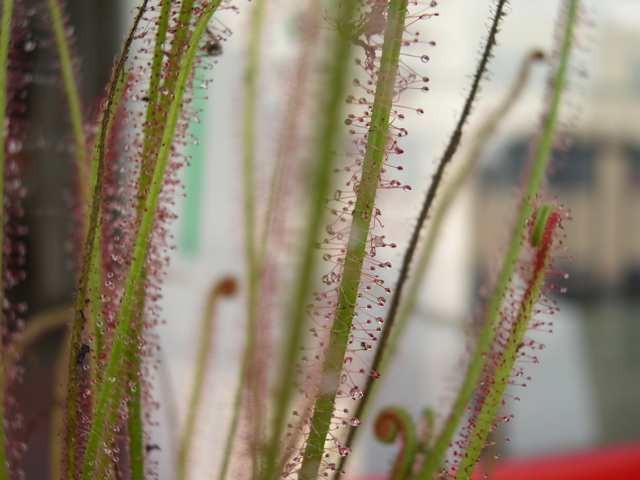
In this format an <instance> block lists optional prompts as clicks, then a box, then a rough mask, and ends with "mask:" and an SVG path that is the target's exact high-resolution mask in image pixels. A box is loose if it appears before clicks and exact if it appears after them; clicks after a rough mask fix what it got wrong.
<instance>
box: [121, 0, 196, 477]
mask: <svg viewBox="0 0 640 480" xmlns="http://www.w3.org/2000/svg"><path fill="white" fill-rule="evenodd" d="M185 3H186V4H187V5H186V8H189V7H190V5H189V2H185ZM184 8H185V5H184V4H183V10H184ZM183 14H184V12H182V11H181V15H183ZM189 14H190V11H189ZM170 16H171V1H170V0H162V3H161V6H160V15H159V18H158V28H157V30H156V35H155V41H154V48H153V60H152V63H151V76H150V78H149V88H148V91H147V111H146V114H145V123H144V143H143V150H142V166H141V169H140V178H139V181H138V194H139V197H138V199H139V200H138V220H139V217H140V215H141V214H142V209H143V208H144V205H145V202H144V200H145V195H146V194H147V190H148V188H149V182H150V181H151V175H150V172H151V171H152V170H153V167H154V165H153V161H154V159H155V157H154V155H155V154H157V151H158V146H157V143H158V142H157V140H158V139H159V137H160V135H161V133H162V126H163V124H164V123H163V118H162V117H163V112H162V105H167V104H169V102H170V101H169V99H168V96H166V95H165V96H164V97H163V102H161V101H160V82H161V79H162V66H163V60H164V57H165V52H164V45H165V42H166V38H167V32H168V29H169V20H170ZM189 18H190V17H189ZM188 24H189V21H188V20H187V21H186V22H185V23H184V24H181V23H179V24H178V25H177V26H176V28H177V31H176V33H175V36H174V44H176V43H179V45H180V47H183V46H184V41H185V39H186V35H187V32H188V31H189V25H188ZM181 25H184V27H182V28H181ZM176 48H177V47H176ZM170 58H172V59H175V58H176V57H175V56H171V57H170ZM174 61H177V60H174ZM170 74H171V75H172V76H173V77H174V78H175V77H176V76H177V74H178V71H177V69H174V71H172V72H170ZM174 86H175V85H174ZM144 279H146V272H144V271H143V273H142V280H141V283H144ZM137 291H138V292H139V295H138V298H137V299H136V300H135V302H136V304H137V307H136V308H137V310H138V312H137V314H136V316H137V317H138V318H139V320H138V321H136V322H134V323H133V337H134V338H141V337H142V330H143V321H142V316H143V315H144V307H145V301H144V289H143V288H140V289H138V290H137ZM127 357H128V359H129V363H130V364H131V370H130V372H129V381H130V382H131V384H132V385H133V389H132V391H131V394H130V395H129V399H128V416H127V424H128V430H127V433H128V440H129V455H130V461H131V476H132V480H142V479H143V478H144V448H143V443H144V439H143V435H144V428H143V420H142V387H143V385H142V381H141V377H140V368H141V359H140V355H139V351H138V348H137V347H136V345H135V343H133V344H132V345H131V348H130V349H129V351H128V352H127Z"/></svg>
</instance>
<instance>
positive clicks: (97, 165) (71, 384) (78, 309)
mask: <svg viewBox="0 0 640 480" xmlns="http://www.w3.org/2000/svg"><path fill="white" fill-rule="evenodd" d="M148 3H149V0H143V1H142V5H141V6H140V7H139V10H138V13H137V15H136V18H135V20H134V23H133V25H132V27H131V30H130V31H129V35H128V36H127V39H126V41H125V44H124V47H123V49H122V53H121V54H120V57H119V58H118V61H117V62H116V66H115V68H114V71H113V74H112V78H111V82H110V86H109V92H108V95H107V103H106V106H105V109H104V111H103V113H102V120H101V123H100V129H99V138H98V140H97V142H96V153H95V156H94V159H93V162H92V173H91V175H92V178H91V192H92V194H91V198H90V206H89V221H88V227H87V230H86V232H87V233H86V238H85V243H84V247H83V254H82V263H81V265H82V268H81V271H80V275H79V278H78V289H77V293H76V298H75V302H74V318H73V324H72V326H71V334H70V335H69V342H70V345H69V349H68V352H69V358H68V375H67V378H66V380H67V397H66V403H67V408H66V416H67V417H66V429H65V433H64V435H65V441H64V442H63V444H64V446H65V448H66V454H67V455H66V458H67V463H66V465H63V468H65V467H66V472H62V476H63V477H64V476H65V473H66V474H67V476H70V477H72V478H73V477H75V476H76V455H77V454H78V451H79V448H77V440H78V438H77V437H78V435H77V434H78V414H79V412H80V405H79V403H78V394H79V388H80V384H81V381H82V374H81V371H80V367H79V365H77V362H76V359H77V358H78V352H80V349H81V346H82V335H83V332H84V328H85V324H86V321H85V314H84V307H85V299H86V298H87V289H88V286H89V283H90V277H91V274H90V272H91V268H92V265H94V260H93V258H94V255H96V254H97V252H96V248H97V247H96V237H97V235H98V231H99V229H100V228H99V224H100V203H101V199H102V182H103V178H104V174H103V173H104V163H105V162H104V160H105V151H106V143H107V135H108V131H109V125H111V122H112V120H113V115H114V114H115V111H116V100H117V99H118V98H117V95H118V88H119V86H120V87H121V86H122V85H121V84H120V80H119V79H120V78H121V77H122V76H123V75H124V68H125V63H126V61H127V58H128V55H129V49H130V48H131V44H132V43H133V37H134V34H135V32H136V30H137V28H138V25H139V24H140V21H141V20H142V15H143V13H144V12H145V10H146V8H147V4H148Z"/></svg>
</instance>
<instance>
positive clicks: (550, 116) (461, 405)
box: [419, 0, 578, 480]
mask: <svg viewBox="0 0 640 480" xmlns="http://www.w3.org/2000/svg"><path fill="white" fill-rule="evenodd" d="M568 1H569V3H568V10H567V16H566V19H565V22H566V23H565V31H564V38H563V40H562V46H561V50H560V58H559V63H558V67H557V70H556V73H555V78H554V81H553V84H552V87H551V88H552V95H551V101H550V104H549V110H548V112H547V114H546V115H545V119H544V124H543V128H542V134H541V137H540V139H539V141H538V144H537V145H536V149H535V153H534V157H533V161H532V164H531V171H530V173H529V177H528V181H527V186H526V190H525V193H524V196H523V198H522V201H521V204H520V209H519V211H518V216H517V220H516V222H515V225H514V228H513V233H512V236H511V243H510V245H509V249H508V250H507V254H506V255H505V257H504V260H503V264H502V269H501V271H500V275H499V276H498V281H497V283H496V286H495V288H494V290H493V293H492V295H491V298H490V300H489V303H488V307H487V313H486V317H485V322H484V325H483V327H482V330H481V332H480V335H479V337H478V341H477V345H476V348H475V351H474V354H473V356H472V358H471V361H470V362H469V366H468V367H467V372H466V375H465V378H464V381H463V383H462V386H461V388H460V390H459V391H458V394H457V397H456V400H455V402H454V405H453V408H452V411H451V414H450V416H449V418H448V419H447V422H446V424H445V426H444V428H443V430H442V432H441V433H440V435H439V436H438V439H437V441H436V443H435V445H434V447H433V449H432V451H431V455H430V456H429V458H427V460H426V462H425V464H424V465H423V468H422V470H421V472H420V477H419V478H421V479H423V480H431V479H432V478H433V476H434V475H435V473H436V472H437V471H438V469H439V468H440V466H441V464H442V461H443V458H444V454H445V452H446V450H447V448H448V446H449V444H450V442H451V440H452V438H453V435H454V434H455V432H456V431H457V429H458V426H459V424H460V421H461V419H462V417H463V416H464V412H465V409H466V406H467V404H468V403H469V401H470V400H471V397H472V396H473V392H474V391H475V388H476V386H477V384H478V381H479V380H480V377H481V375H482V371H483V369H484V365H485V356H486V354H487V352H489V351H490V349H491V345H492V343H493V331H494V327H495V324H496V321H497V318H498V316H499V312H500V308H501V306H502V303H503V300H504V297H505V294H506V292H507V289H508V286H509V282H510V279H511V277H512V276H513V272H514V269H515V266H516V262H517V260H518V257H519V255H520V250H521V247H522V240H523V235H524V233H525V231H526V226H527V220H528V219H529V218H530V217H531V213H532V211H533V202H534V200H535V198H536V195H537V194H538V191H539V190H540V186H541V184H542V180H543V178H544V174H545V171H546V169H547V165H548V163H549V155H550V153H551V148H552V146H553V139H554V135H555V130H556V125H557V123H558V116H559V111H560V100H561V98H562V93H563V91H564V88H565V84H566V81H567V69H568V66H569V59H570V53H571V47H572V44H573V32H574V27H575V23H576V17H577V10H578V0H568Z"/></svg>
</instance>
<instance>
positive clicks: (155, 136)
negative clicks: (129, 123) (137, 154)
mask: <svg viewBox="0 0 640 480" xmlns="http://www.w3.org/2000/svg"><path fill="white" fill-rule="evenodd" d="M193 5H194V0H183V1H182V5H181V6H180V13H179V14H178V18H177V20H176V23H175V25H174V28H175V33H174V36H173V39H172V41H171V50H170V52H169V59H168V60H167V68H166V75H165V78H164V80H163V82H162V85H160V80H161V72H162V63H163V58H164V57H165V55H166V54H165V50H164V43H165V40H166V36H167V31H168V27H169V19H170V13H171V2H170V1H169V0H163V3H162V7H161V10H160V18H159V20H158V21H159V24H158V30H157V31H156V39H155V46H154V52H153V62H152V66H151V80H150V83H149V95H148V104H147V113H146V117H145V128H144V144H143V151H142V167H141V168H140V178H139V180H138V194H139V198H140V202H138V215H141V211H142V208H143V207H144V201H143V200H144V198H145V196H146V193H147V190H148V189H149V185H150V183H151V181H152V174H153V172H154V167H155V165H154V163H155V161H156V158H157V157H156V155H157V152H158V142H159V140H160V139H161V137H160V136H161V134H162V131H163V125H165V123H164V122H165V120H164V119H165V117H166V115H167V114H168V112H166V111H165V110H164V108H166V106H167V105H169V104H170V103H171V97H172V96H173V95H174V92H175V89H176V86H177V85H176V82H177V81H178V75H179V72H180V68H179V67H180V66H181V62H180V59H181V58H182V56H183V52H184V49H185V47H186V42H187V39H188V37H187V35H188V32H189V25H190V23H191V17H192V15H193V11H194V8H193Z"/></svg>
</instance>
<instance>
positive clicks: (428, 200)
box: [337, 0, 507, 478]
mask: <svg viewBox="0 0 640 480" xmlns="http://www.w3.org/2000/svg"><path fill="white" fill-rule="evenodd" d="M506 3H507V2H506V0H498V3H497V5H496V11H495V14H494V16H493V20H492V23H491V29H490V31H489V35H488V37H487V41H486V43H485V46H484V50H483V52H482V56H481V57H480V61H479V62H478V65H477V67H476V71H475V73H474V75H473V81H472V83H471V88H470V89H469V94H468V95H467V98H466V100H465V102H464V106H463V108H462V112H461V114H460V116H459V118H458V122H457V123H456V126H455V128H454V130H453V132H452V134H451V136H450V137H449V142H448V143H447V146H446V148H445V150H444V152H443V153H442V156H441V157H440V160H439V162H438V168H437V169H436V172H435V174H434V175H433V177H432V180H431V184H430V185H429V189H428V190H427V193H426V195H425V198H424V201H423V203H422V207H421V208H420V212H419V214H418V220H417V222H416V226H415V228H414V229H413V232H412V233H411V238H410V239H409V245H408V246H407V249H406V251H405V254H404V257H403V259H402V265H401V267H400V273H399V274H398V280H397V282H396V285H395V288H394V291H393V295H392V297H391V302H390V305H389V310H388V313H387V316H386V319H385V322H384V325H385V327H384V330H383V331H382V335H381V336H380V339H379V340H378V347H377V349H376V354H375V357H374V360H373V364H372V368H373V369H374V370H377V368H375V367H376V366H380V364H381V362H382V359H383V357H384V355H386V349H387V347H386V345H387V343H388V341H389V338H390V336H391V335H392V332H393V331H394V329H395V324H396V320H397V318H398V312H399V309H400V301H401V299H402V298H403V296H404V293H403V292H404V287H405V285H406V283H407V281H408V279H409V274H410V270H411V266H412V264H413V259H414V256H415V254H416V252H417V249H418V243H419V240H420V236H421V233H422V231H423V229H424V226H425V224H426V222H427V220H428V218H429V213H430V211H431V207H432V205H433V203H434V201H435V198H436V194H437V193H438V191H439V189H440V185H441V183H442V179H443V177H444V173H445V171H446V168H447V166H448V165H449V164H450V163H451V161H452V160H453V157H454V156H455V154H456V152H457V151H458V148H459V147H460V143H461V141H462V137H463V134H464V126H465V124H466V123H467V121H468V119H469V116H470V115H471V111H472V107H473V104H474V102H475V101H476V98H477V96H478V93H479V91H480V83H481V81H482V79H483V78H484V76H485V73H486V71H487V66H488V64H489V60H490V59H491V58H492V52H493V48H494V47H495V45H496V41H497V36H498V32H499V26H500V22H501V19H502V17H503V16H504V14H505V13H504V9H505V6H506ZM374 387H375V384H374V379H373V377H369V378H368V379H367V383H366V385H365V388H364V389H363V392H364V397H363V399H362V401H361V402H360V403H359V405H358V407H357V410H356V416H357V418H360V414H366V411H365V409H366V407H367V405H368V404H369V396H370V394H369V392H371V391H372V389H373V388H374ZM363 416H364V415H363ZM356 433H357V430H356V429H355V428H350V429H349V433H348V435H347V439H346V442H345V444H346V445H347V446H351V445H352V443H353V441H354V439H355V436H356ZM348 458H349V457H344V458H342V459H341V460H340V464H339V466H338V468H337V477H338V478H340V476H341V472H343V471H345V466H346V462H347V461H348Z"/></svg>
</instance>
